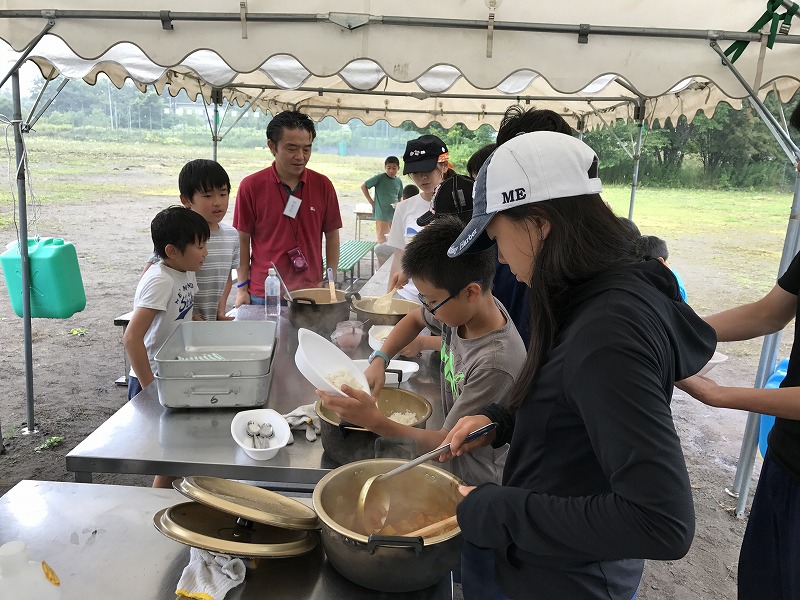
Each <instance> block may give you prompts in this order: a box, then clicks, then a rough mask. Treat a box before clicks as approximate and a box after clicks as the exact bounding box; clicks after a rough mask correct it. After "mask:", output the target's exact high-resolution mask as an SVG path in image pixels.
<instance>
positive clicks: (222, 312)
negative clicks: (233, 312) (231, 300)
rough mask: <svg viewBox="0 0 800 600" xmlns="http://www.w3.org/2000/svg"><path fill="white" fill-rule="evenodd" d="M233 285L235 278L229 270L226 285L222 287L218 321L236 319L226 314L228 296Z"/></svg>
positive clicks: (218, 306)
mask: <svg viewBox="0 0 800 600" xmlns="http://www.w3.org/2000/svg"><path fill="white" fill-rule="evenodd" d="M231 287H233V278H232V277H231V273H230V271H228V279H227V281H225V287H224V288H222V296H221V297H220V299H219V304H218V305H217V321H233V319H234V317H229V316H227V315H226V314H225V313H226V312H227V311H226V310H225V309H226V308H227V307H228V296H230V293H231Z"/></svg>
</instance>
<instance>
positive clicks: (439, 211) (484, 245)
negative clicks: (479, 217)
mask: <svg viewBox="0 0 800 600" xmlns="http://www.w3.org/2000/svg"><path fill="white" fill-rule="evenodd" d="M472 187H473V181H472V179H471V178H469V177H465V176H464V175H454V176H453V177H449V178H447V179H445V180H444V181H443V182H442V184H441V185H440V186H439V188H438V189H437V190H436V193H435V194H434V195H433V198H432V199H431V207H430V209H429V210H428V212H426V213H425V214H423V215H422V216H420V217H419V218H418V219H417V225H419V226H421V227H424V226H425V225H428V224H430V223H431V222H433V220H434V219H436V218H437V217H441V216H444V215H452V216H455V217H458V218H459V219H460V220H461V222H462V223H464V224H467V223H469V222H470V220H471V219H472V208H473V206H472ZM492 246H494V240H492V239H491V238H490V237H489V236H488V235H486V234H485V233H482V234H481V235H480V236H478V239H477V240H475V241H474V242H473V243H472V244H471V245H470V249H469V252H471V253H472V252H483V251H484V250H486V249H488V248H491V247H492Z"/></svg>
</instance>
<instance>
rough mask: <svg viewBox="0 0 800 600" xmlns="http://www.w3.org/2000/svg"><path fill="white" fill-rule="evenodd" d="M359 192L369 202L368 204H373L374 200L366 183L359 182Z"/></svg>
mask: <svg viewBox="0 0 800 600" xmlns="http://www.w3.org/2000/svg"><path fill="white" fill-rule="evenodd" d="M361 193H362V194H364V197H365V198H366V199H367V201H368V202H369V203H370V206H375V201H374V200H373V199H372V196H370V193H369V188H368V187H367V184H366V183H362V184H361Z"/></svg>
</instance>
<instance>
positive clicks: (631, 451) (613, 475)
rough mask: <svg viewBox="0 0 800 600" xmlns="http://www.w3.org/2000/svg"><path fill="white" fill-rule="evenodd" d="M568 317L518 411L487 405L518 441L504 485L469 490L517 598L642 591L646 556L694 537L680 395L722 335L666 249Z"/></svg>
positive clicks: (472, 535) (472, 537)
mask: <svg viewBox="0 0 800 600" xmlns="http://www.w3.org/2000/svg"><path fill="white" fill-rule="evenodd" d="M559 324H560V329H559V335H558V337H557V341H556V344H555V347H554V348H553V349H552V350H551V351H550V353H549V355H548V356H547V358H546V360H545V363H544V364H543V366H542V368H541V370H540V371H539V374H538V376H537V379H536V381H535V383H534V385H533V387H532V389H531V390H530V392H529V394H528V396H527V398H526V399H525V400H524V401H523V403H522V404H521V406H520V407H519V409H518V410H517V412H516V413H509V412H508V411H506V410H505V409H503V408H502V407H500V406H498V405H491V406H489V407H487V408H486V409H485V410H484V413H485V414H486V415H487V416H489V417H490V418H492V419H493V420H496V421H498V423H500V427H499V429H498V433H497V438H496V440H495V443H496V444H503V443H506V442H508V443H510V444H511V446H510V449H509V453H508V458H507V461H506V467H505V471H504V475H503V486H496V485H483V486H481V487H479V488H478V489H476V490H474V491H473V492H472V493H471V494H469V495H468V496H467V498H465V500H464V501H463V502H462V503H461V505H460V506H459V509H458V520H459V524H460V525H461V528H462V531H463V534H464V537H465V539H467V540H469V541H470V542H472V543H473V544H475V545H477V546H480V547H485V548H493V549H495V552H496V565H497V567H496V568H497V575H498V580H499V583H500V585H501V587H502V589H503V590H504V591H505V593H506V594H508V595H509V596H511V597H513V598H542V599H551V598H553V599H560V598H569V599H570V600H572V599H583V598H603V599H613V600H617V599H619V600H630V598H631V596H632V595H633V593H634V591H635V590H636V587H637V586H638V583H639V580H640V578H641V574H642V568H643V559H645V558H655V559H674V558H679V557H681V556H683V555H684V554H685V553H686V552H687V551H688V549H689V546H690V544H691V540H692V537H693V535H694V509H693V505H692V495H691V489H690V486H689V477H688V474H687V471H686V465H685V463H684V459H683V454H682V451H681V447H680V440H679V439H678V435H677V433H676V432H675V428H674V425H673V421H672V413H671V411H670V400H671V397H672V388H673V383H674V381H675V380H676V379H682V378H684V377H688V376H689V375H692V374H694V373H696V372H697V371H699V370H700V368H701V367H702V366H703V365H704V364H705V363H706V362H707V361H708V359H709V358H710V357H711V355H712V354H713V352H714V346H715V345H716V336H715V334H714V331H713V329H711V327H709V326H708V325H706V324H705V323H704V322H703V321H702V320H701V319H700V318H699V317H698V316H697V315H696V314H695V313H694V312H693V311H692V310H691V308H689V307H688V306H687V305H686V304H684V303H683V302H682V301H681V300H680V297H679V295H678V291H677V284H676V282H675V278H674V276H672V275H671V272H670V271H669V270H668V269H667V268H666V267H664V266H663V265H661V264H660V263H658V262H655V261H648V262H645V263H640V264H637V265H631V266H629V267H625V268H621V269H618V270H616V271H614V272H609V273H606V274H604V275H602V276H599V277H596V278H595V279H593V280H591V281H590V282H588V283H586V284H584V285H582V286H578V287H576V288H574V289H572V290H571V292H570V294H569V297H568V298H566V299H565V301H564V304H563V305H562V306H561V309H560V312H559Z"/></svg>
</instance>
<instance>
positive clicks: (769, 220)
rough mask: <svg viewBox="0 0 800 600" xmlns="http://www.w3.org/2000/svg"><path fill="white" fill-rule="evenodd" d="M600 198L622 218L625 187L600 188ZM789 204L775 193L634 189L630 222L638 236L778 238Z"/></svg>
mask: <svg viewBox="0 0 800 600" xmlns="http://www.w3.org/2000/svg"><path fill="white" fill-rule="evenodd" d="M603 197H604V198H605V199H606V200H607V201H609V202H610V204H611V206H612V207H613V208H614V211H615V212H616V213H617V214H620V215H625V216H627V214H628V206H629V204H630V188H629V187H622V186H612V187H606V188H605V190H604V192H603ZM791 205H792V196H791V194H787V193H781V192H763V191H758V192H753V191H749V190H731V191H722V190H685V189H648V188H643V189H642V188H640V189H639V190H637V193H636V200H635V202H634V212H633V218H634V220H635V221H636V223H637V224H638V225H639V227H640V228H641V229H642V230H643V231H644V230H653V231H660V232H662V234H663V235H662V237H665V236H667V237H675V236H677V235H692V234H697V233H708V232H711V231H727V232H729V233H733V232H735V231H736V230H748V231H752V230H759V231H762V232H765V233H769V234H776V235H778V234H779V235H782V234H783V233H784V232H785V230H786V224H787V222H788V219H789V210H790V209H791Z"/></svg>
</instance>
